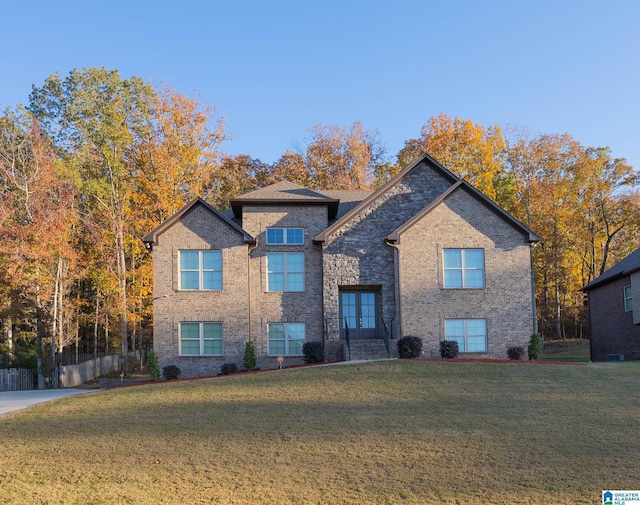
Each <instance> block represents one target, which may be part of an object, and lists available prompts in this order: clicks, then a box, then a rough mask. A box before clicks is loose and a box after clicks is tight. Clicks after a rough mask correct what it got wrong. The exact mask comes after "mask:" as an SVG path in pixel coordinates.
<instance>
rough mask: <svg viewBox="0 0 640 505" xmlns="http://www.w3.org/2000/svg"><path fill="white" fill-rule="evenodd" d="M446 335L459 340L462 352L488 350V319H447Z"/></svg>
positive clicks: (445, 325)
mask: <svg viewBox="0 0 640 505" xmlns="http://www.w3.org/2000/svg"><path fill="white" fill-rule="evenodd" d="M444 336H445V339H446V340H455V341H456V342H458V350H459V351H460V352H487V321H486V319H446V320H445V322H444Z"/></svg>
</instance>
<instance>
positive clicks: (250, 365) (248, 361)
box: [242, 340, 256, 370]
mask: <svg viewBox="0 0 640 505" xmlns="http://www.w3.org/2000/svg"><path fill="white" fill-rule="evenodd" d="M242 366H244V369H245V370H253V369H254V368H255V367H256V346H255V344H254V343H253V342H252V341H251V340H249V341H247V342H246V343H245V344H244V361H243V362H242Z"/></svg>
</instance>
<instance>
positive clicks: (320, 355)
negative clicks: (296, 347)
mask: <svg viewBox="0 0 640 505" xmlns="http://www.w3.org/2000/svg"><path fill="white" fill-rule="evenodd" d="M302 354H303V356H304V362H305V363H322V362H323V361H324V346H323V345H322V342H305V343H304V344H302Z"/></svg>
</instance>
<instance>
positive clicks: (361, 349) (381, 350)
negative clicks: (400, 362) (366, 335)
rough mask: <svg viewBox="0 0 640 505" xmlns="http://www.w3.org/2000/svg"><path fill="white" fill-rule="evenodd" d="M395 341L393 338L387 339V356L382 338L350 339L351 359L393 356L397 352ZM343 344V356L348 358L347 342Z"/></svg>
mask: <svg viewBox="0 0 640 505" xmlns="http://www.w3.org/2000/svg"><path fill="white" fill-rule="evenodd" d="M395 343H396V341H395V340H390V341H389V351H390V352H391V356H389V353H387V348H386V347H385V345H384V340H382V339H362V340H351V360H369V359H387V358H390V357H391V358H395V357H396V356H397V354H398V353H397V349H396V345H395ZM343 345H344V356H345V358H347V359H349V349H348V348H347V343H346V342H344V344H343Z"/></svg>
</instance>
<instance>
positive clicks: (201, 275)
mask: <svg viewBox="0 0 640 505" xmlns="http://www.w3.org/2000/svg"><path fill="white" fill-rule="evenodd" d="M183 252H197V253H198V270H197V271H198V288H195V289H192V288H184V287H182V272H195V271H196V270H195V269H183V268H181V266H180V255H181V254H182V253H183ZM203 252H217V253H219V254H220V270H212V269H205V268H203V266H202V265H203V259H202V253H203ZM222 271H223V268H222V251H221V250H220V249H180V250H179V251H178V289H179V290H180V291H222V288H223V287H224V276H223V275H222ZM205 272H220V288H213V289H205V288H204V273H205Z"/></svg>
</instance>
